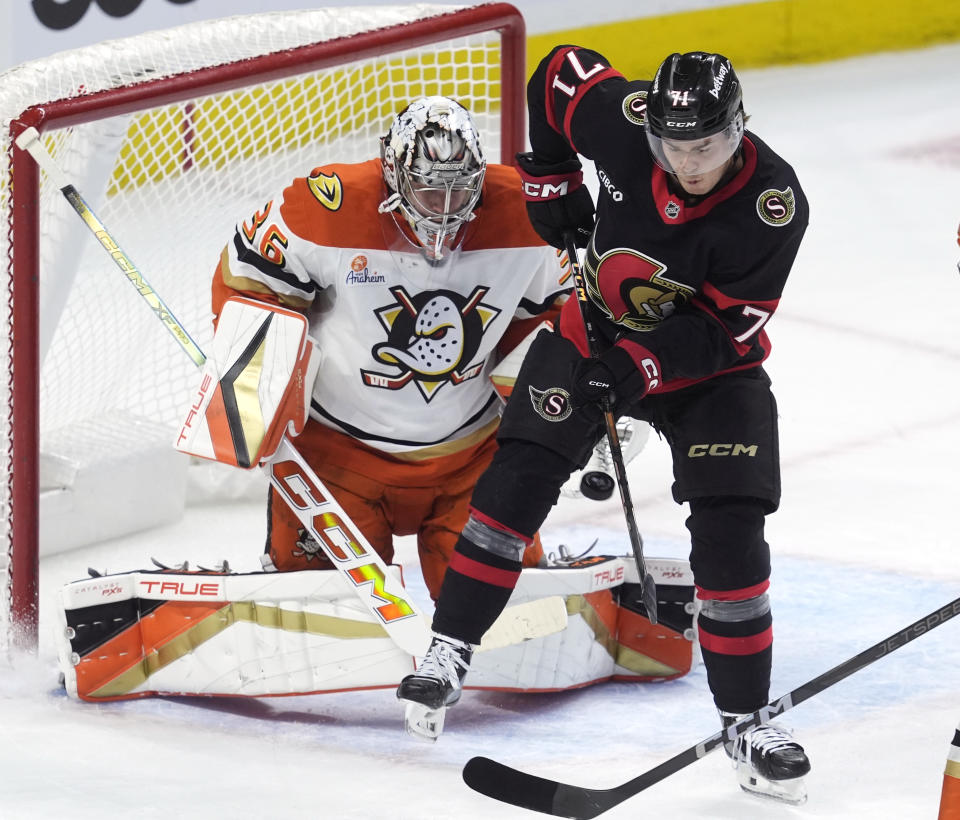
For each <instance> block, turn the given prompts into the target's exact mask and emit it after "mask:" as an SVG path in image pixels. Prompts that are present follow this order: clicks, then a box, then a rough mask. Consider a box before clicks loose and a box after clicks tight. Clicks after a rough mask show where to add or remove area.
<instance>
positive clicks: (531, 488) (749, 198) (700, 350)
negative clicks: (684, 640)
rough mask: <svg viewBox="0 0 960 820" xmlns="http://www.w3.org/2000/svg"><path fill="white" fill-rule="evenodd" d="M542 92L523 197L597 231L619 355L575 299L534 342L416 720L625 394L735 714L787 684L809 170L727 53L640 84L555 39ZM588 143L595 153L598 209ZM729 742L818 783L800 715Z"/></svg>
mask: <svg viewBox="0 0 960 820" xmlns="http://www.w3.org/2000/svg"><path fill="white" fill-rule="evenodd" d="M527 95H528V97H527V100H528V108H529V120H530V143H531V146H532V149H533V150H532V151H531V152H530V153H529V154H523V155H520V156H519V157H518V161H519V166H520V170H521V177H522V179H523V186H524V194H525V197H526V199H527V203H528V204H527V212H528V215H529V217H530V220H531V222H532V224H533V225H534V227H535V228H536V229H537V231H538V233H539V234H540V235H541V236H542V237H543V238H544V239H545V240H546V241H547V242H549V243H550V244H552V245H555V246H556V247H562V246H563V245H564V235H565V234H566V233H568V232H571V231H573V232H575V233H576V236H577V245H579V246H580V247H585V248H586V251H585V278H586V283H587V291H588V295H589V297H590V309H591V311H592V324H593V326H594V329H595V331H597V334H598V335H599V336H600V337H601V338H600V342H601V346H602V348H603V351H602V353H601V355H600V356H599V358H597V359H591V358H590V357H589V351H588V348H587V345H586V337H585V331H584V324H583V320H582V318H581V315H580V312H579V309H578V305H577V304H576V300H573V299H571V300H569V302H568V303H567V305H566V306H565V307H564V310H563V312H562V314H561V319H560V322H559V324H558V327H557V329H556V331H555V332H552V333H550V332H546V331H544V332H541V334H540V335H539V336H538V337H537V338H536V339H535V341H534V343H533V345H532V346H531V349H530V351H529V353H528V354H527V357H526V359H525V360H524V364H523V367H522V369H521V372H520V374H519V377H518V379H517V383H516V386H515V387H514V391H513V395H512V397H511V400H510V402H509V403H508V406H507V408H506V411H505V415H504V418H503V422H502V424H501V427H500V431H499V434H498V441H499V444H500V447H499V450H498V452H497V454H496V456H495V457H494V460H493V462H492V464H491V465H490V467H489V468H488V469H487V470H486V472H485V473H484V475H483V476H482V477H481V478H480V480H479V482H478V484H477V486H476V488H475V490H474V493H473V497H472V515H471V518H470V520H469V522H468V523H467V525H466V527H465V528H464V530H463V532H462V534H461V536H460V539H459V541H458V544H457V547H456V551H455V553H454V557H453V560H452V561H451V563H450V567H449V570H448V572H447V574H446V576H445V579H444V582H443V587H442V590H441V594H440V598H439V601H438V603H437V609H436V613H435V616H434V620H433V629H434V632H435V635H436V637H435V640H434V642H433V644H432V645H431V649H430V653H429V655H428V657H427V658H426V659H425V662H424V664H423V665H422V666H421V668H420V669H418V671H417V672H416V673H415V674H413V675H411V676H409V677H407V678H406V679H405V680H404V681H403V682H402V683H401V685H400V688H399V690H398V696H399V697H400V698H401V699H403V700H406V701H408V703H409V705H408V707H407V708H408V728H411V729H412V731H414V732H416V731H417V725H416V723H415V719H416V717H417V716H418V714H420V713H418V712H417V710H418V708H419V709H421V710H437V711H442V710H443V709H444V708H445V707H446V706H447V705H449V704H451V703H454V702H455V701H456V700H457V699H458V698H459V696H460V689H461V686H462V682H463V679H464V676H465V675H466V673H467V670H468V667H469V662H470V655H471V651H472V647H473V646H474V645H475V644H478V643H479V642H480V639H481V637H482V635H483V634H484V632H485V631H486V630H487V629H488V628H489V627H490V625H491V624H492V623H493V622H494V620H495V619H496V617H497V615H498V614H499V613H500V611H501V610H502V609H503V607H504V606H505V604H506V602H507V599H508V598H509V597H510V593H511V590H512V589H513V587H514V585H515V583H516V579H517V577H518V576H519V573H520V556H521V555H522V553H523V549H524V547H525V545H526V544H528V543H529V542H530V538H531V537H532V535H533V533H535V532H536V531H537V530H538V528H539V527H540V525H541V524H542V523H543V521H544V519H545V518H546V517H547V514H548V513H549V511H550V508H551V507H552V506H553V504H554V503H555V502H556V500H557V497H558V492H559V489H560V487H561V485H562V484H563V482H564V481H565V480H566V478H567V477H568V476H569V474H570V473H571V471H572V470H574V469H576V468H578V467H579V466H582V465H583V464H584V463H585V462H586V460H587V458H588V457H589V455H590V452H591V450H592V448H593V446H594V444H595V443H596V442H597V440H598V439H599V438H600V436H601V435H602V433H603V428H602V413H601V411H600V405H601V403H602V402H603V401H605V400H607V399H609V400H611V401H612V402H613V408H614V412H615V415H616V416H622V415H629V416H633V417H635V418H639V419H643V420H646V421H648V422H650V423H651V424H652V425H653V426H654V428H655V429H656V430H657V431H659V433H660V434H661V435H662V436H663V438H664V439H665V440H666V441H667V442H668V443H669V445H670V447H671V450H672V454H673V472H674V483H673V495H674V498H675V500H676V501H677V502H678V503H688V504H689V510H690V515H689V518H688V519H687V528H688V529H689V531H690V536H691V552H690V564H691V568H692V570H693V573H694V578H695V583H696V589H697V598H698V617H697V624H698V634H699V641H700V646H701V650H702V654H703V660H704V665H705V667H706V671H707V679H708V682H709V686H710V690H711V692H712V694H713V698H714V702H715V704H716V706H717V708H718V709H719V710H720V714H721V719H722V720H723V722H724V724H725V725H726V724H729V723H731V722H733V721H735V720H736V719H737V718H738V717H739V716H741V715H743V714H746V713H749V712H752V711H754V710H756V709H758V708H760V707H761V706H763V705H764V704H766V703H767V700H768V695H769V692H768V690H769V684H770V670H771V663H772V643H773V638H772V631H771V623H772V620H771V613H770V603H769V599H768V594H767V589H768V586H769V578H770V549H769V546H768V544H767V542H766V541H765V539H764V519H765V516H766V515H768V514H770V513H772V512H774V511H775V510H776V509H777V506H778V505H779V501H780V472H779V452H778V439H777V409H776V402H775V400H774V396H773V394H772V392H771V387H770V380H769V378H768V376H767V374H766V372H765V371H764V368H763V362H764V360H765V359H766V357H767V356H768V355H769V353H770V343H769V340H768V338H767V334H766V324H767V322H768V320H769V319H770V317H771V316H772V315H773V313H774V311H775V310H776V308H777V305H778V303H779V300H780V295H781V292H782V290H783V287H784V283H785V282H786V279H787V276H788V274H789V272H790V269H791V266H792V265H793V262H794V258H795V256H796V254H797V250H798V248H799V246H800V242H801V239H802V238H803V234H804V231H805V229H806V226H807V220H808V209H807V202H806V199H805V197H804V194H803V191H802V189H801V187H800V183H799V182H798V180H797V177H796V175H795V174H794V172H793V169H792V168H791V167H790V166H789V165H788V164H787V163H786V162H785V161H784V160H783V159H781V158H780V157H779V156H777V154H775V153H774V152H773V151H772V150H771V149H770V148H769V147H768V146H767V145H766V144H765V143H764V142H763V141H761V140H760V138H759V137H757V136H756V135H755V134H753V133H751V132H749V131H746V130H745V128H744V121H745V114H744V109H743V104H742V93H741V86H740V82H739V79H738V78H737V75H736V73H735V71H734V69H733V67H732V65H731V64H730V61H729V60H727V59H726V58H725V57H723V56H722V55H719V54H707V53H702V52H693V53H689V54H682V55H681V54H672V55H670V56H669V57H668V58H667V59H666V60H665V61H664V62H663V64H662V65H661V66H660V68H659V69H658V71H657V73H656V75H655V77H654V79H653V81H652V82H648V81H632V82H631V81H628V80H626V79H625V78H624V77H623V76H622V75H621V74H620V73H619V72H617V71H616V70H615V69H614V68H612V67H611V66H610V65H609V63H608V62H607V60H606V59H605V58H604V57H603V56H602V55H600V54H598V53H597V52H595V51H591V50H589V49H585V48H580V47H577V46H559V47H557V48H555V49H553V51H551V52H550V53H549V54H548V55H547V56H546V57H545V58H544V59H543V60H542V61H541V63H540V65H539V67H538V68H537V70H536V72H535V73H534V75H533V77H532V78H531V80H530V83H529V85H528V88H527ZM578 154H579V155H582V156H584V157H588V158H590V159H592V160H593V161H594V162H595V164H596V169H597V174H598V177H599V181H600V189H599V197H598V202H597V205H596V219H595V220H594V206H593V202H592V199H591V197H590V195H589V193H588V191H587V189H586V188H585V187H584V186H583V184H582V172H581V166H580V162H579V158H578ZM411 715H412V719H413V722H414V725H412V726H411ZM441 725H442V724H441ZM727 751H728V753H729V754H730V755H731V756H732V757H733V758H734V760H735V761H736V762H737V766H738V776H739V779H740V783H741V785H742V786H743V787H744V788H745V789H747V790H748V791H753V792H757V793H760V794H762V795H766V796H772V797H776V798H779V799H782V800H786V801H788V802H794V803H797V802H802V801H803V800H804V799H805V796H806V792H805V788H804V785H803V776H804V775H805V774H806V773H807V772H808V771H809V768H810V764H809V761H808V759H807V757H806V755H805V753H804V751H803V749H802V748H801V747H800V745H799V744H797V743H796V742H795V741H794V740H793V739H792V737H791V736H790V734H789V733H787V732H786V731H785V730H783V729H780V728H779V727H777V726H774V725H769V726H763V727H759V728H757V729H754V730H752V731H751V732H750V733H749V734H747V735H746V736H744V737H743V738H742V739H741V740H740V741H738V742H737V743H734V744H730V748H728V750H727Z"/></svg>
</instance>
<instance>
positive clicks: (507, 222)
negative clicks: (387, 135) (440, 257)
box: [214, 160, 569, 457]
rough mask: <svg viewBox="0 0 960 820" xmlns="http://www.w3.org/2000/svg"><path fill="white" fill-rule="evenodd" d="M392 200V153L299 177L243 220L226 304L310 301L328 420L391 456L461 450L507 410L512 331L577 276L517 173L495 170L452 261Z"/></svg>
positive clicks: (224, 263)
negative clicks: (387, 204)
mask: <svg viewBox="0 0 960 820" xmlns="http://www.w3.org/2000/svg"><path fill="white" fill-rule="evenodd" d="M383 198H384V186H383V183H382V177H381V172H380V162H379V160H370V161H368V162H364V163H359V164H353V165H331V166H325V167H321V168H317V169H315V170H314V171H313V172H312V173H311V175H310V176H309V177H306V178H299V179H296V180H294V182H293V183H292V184H291V185H290V186H289V187H288V188H286V189H285V190H284V191H283V193H282V194H281V195H280V196H279V197H277V198H276V199H274V200H273V201H271V202H270V203H268V204H267V205H266V206H265V207H264V208H263V210H262V211H259V212H258V213H256V214H255V215H254V216H253V217H252V219H250V220H249V221H247V222H243V223H241V224H239V225H238V226H237V230H236V233H235V235H234V237H233V240H232V241H231V242H230V243H229V244H228V245H227V247H226V248H225V249H224V251H223V254H222V256H221V261H220V266H219V268H218V271H217V279H216V280H215V282H214V294H215V299H214V301H215V308H216V309H219V304H220V303H221V302H222V299H223V298H226V296H228V295H231V294H232V293H233V292H237V291H239V292H241V293H244V294H246V295H251V296H254V297H255V298H261V299H268V300H270V301H279V302H281V303H282V304H286V305H289V306H294V307H297V308H300V309H303V310H306V312H307V314H308V316H309V318H310V334H311V335H312V336H314V337H315V338H316V339H317V341H318V342H319V345H320V350H321V352H322V356H323V359H322V363H321V365H320V371H319V375H318V377H317V380H316V382H315V384H314V389H313V401H312V404H311V418H313V419H314V420H316V421H317V422H319V423H321V424H324V425H327V426H329V427H332V428H334V429H336V430H340V431H341V432H344V433H346V434H348V435H350V436H353V437H354V438H357V439H359V440H360V441H362V442H364V443H365V444H367V445H369V446H371V447H374V448H376V449H379V450H383V451H386V452H390V453H396V454H404V453H406V454H408V455H409V456H410V457H417V456H420V455H423V456H426V455H432V454H434V453H435V454H437V455H439V454H442V453H445V452H451V451H455V450H457V449H459V447H458V446H457V442H461V444H462V445H463V442H464V441H465V440H469V439H470V438H471V437H472V438H474V439H475V438H476V435H475V434H478V432H480V431H482V430H485V429H491V428H492V425H493V424H494V423H495V421H496V419H497V417H498V415H499V412H500V400H499V398H498V396H497V394H496V392H495V390H494V389H493V386H492V384H491V382H490V378H489V377H490V372H491V370H492V369H493V367H494V366H495V365H496V363H497V359H498V357H497V352H496V347H497V343H498V342H499V341H500V339H501V337H502V336H503V334H504V332H505V331H506V329H507V326H508V325H509V324H510V323H511V322H512V321H513V320H514V319H515V318H518V319H524V318H530V317H532V316H535V315H537V314H539V313H541V312H542V311H544V310H545V309H547V308H548V307H550V305H551V304H552V303H553V302H554V300H555V299H556V297H557V296H558V295H559V294H560V293H561V292H562V291H564V290H567V289H569V284H567V279H568V276H569V274H568V271H567V270H566V269H565V267H564V266H562V265H561V257H560V255H559V254H558V253H557V251H555V250H554V249H553V248H551V247H549V246H547V245H544V244H543V242H542V241H541V240H540V239H539V237H538V236H537V235H536V234H535V233H534V231H533V230H532V229H531V228H530V225H529V222H528V220H527V217H526V212H525V207H524V203H523V199H522V196H521V192H520V180H519V177H518V175H517V174H516V172H515V171H514V170H513V169H512V168H508V167H506V166H501V165H491V166H489V167H488V168H487V174H486V179H485V181H484V188H483V197H482V199H481V205H480V207H478V208H477V209H476V211H475V214H476V218H475V219H474V220H473V221H472V222H470V223H469V224H468V225H467V228H466V236H465V239H464V242H463V244H462V245H461V247H460V248H459V249H458V250H457V251H454V252H453V253H452V254H450V256H449V258H447V259H446V260H445V261H444V262H443V263H442V264H440V265H435V264H431V263H429V262H427V260H425V259H424V258H423V256H422V254H421V253H420V251H419V250H418V249H417V248H416V247H414V246H413V245H412V244H410V242H409V241H408V240H407V239H406V238H405V237H404V235H403V234H402V232H401V231H400V230H399V228H398V227H397V224H396V222H395V220H394V217H393V215H392V214H391V213H386V214H380V213H378V211H377V206H378V205H379V203H380V202H381V201H382V199H383ZM565 261H566V260H565V259H564V260H563V262H564V263H565ZM223 285H226V290H225V289H224V288H223ZM463 446H465V445H463Z"/></svg>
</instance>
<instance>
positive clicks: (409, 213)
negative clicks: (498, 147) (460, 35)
mask: <svg viewBox="0 0 960 820" xmlns="http://www.w3.org/2000/svg"><path fill="white" fill-rule="evenodd" d="M380 159H381V162H382V165H383V178H384V181H385V182H386V184H387V188H388V196H387V198H386V199H385V200H384V201H383V202H382V203H381V204H380V212H381V213H384V212H387V211H393V212H394V213H396V212H397V211H399V212H400V214H402V215H403V217H404V218H405V219H406V221H407V224H408V225H409V226H410V229H411V230H412V231H413V233H414V234H415V235H416V237H417V240H418V241H419V243H420V245H421V251H422V253H423V254H424V256H425V257H426V258H427V259H428V260H430V261H434V262H439V261H441V260H442V259H443V258H444V257H445V256H446V254H447V253H449V252H450V251H451V250H453V249H455V248H456V247H457V246H458V245H459V243H460V242H461V241H462V240H463V234H462V231H461V228H462V227H463V226H464V225H465V224H466V223H467V222H469V221H470V220H471V219H473V218H474V213H473V209H474V208H475V207H476V206H477V201H478V200H479V199H480V192H481V190H482V188H483V177H484V174H485V173H486V169H487V162H486V160H485V159H484V158H483V151H482V149H481V148H480V137H479V135H478V134H477V129H476V126H475V125H474V123H473V118H472V117H471V116H470V112H469V111H467V109H466V108H464V107H463V106H462V105H460V103H458V102H455V101H454V100H451V99H449V98H448V97H440V96H433V97H422V98H420V99H418V100H415V101H414V102H412V103H410V105H408V106H407V107H406V108H405V109H403V111H401V112H400V113H399V114H397V116H396V118H395V119H394V121H393V125H391V127H390V131H389V132H388V133H387V135H386V136H385V137H383V138H382V139H381V140H380Z"/></svg>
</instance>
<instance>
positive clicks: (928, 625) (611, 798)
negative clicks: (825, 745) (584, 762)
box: [463, 598, 960, 820]
mask: <svg viewBox="0 0 960 820" xmlns="http://www.w3.org/2000/svg"><path fill="white" fill-rule="evenodd" d="M958 614H960V598H956V599H954V600H953V601H951V602H950V603H949V604H947V605H946V606H943V607H940V608H939V609H935V610H934V611H933V612H931V613H930V614H929V615H927V616H926V617H923V618H921V619H920V620H919V621H915V622H914V623H912V624H910V626H908V627H905V628H903V629H901V630H900V631H899V632H895V633H894V634H893V635H891V636H890V637H888V638H884V639H883V640H882V641H880V642H879V643H876V644H874V645H873V646H871V647H870V648H869V649H865V650H864V651H863V652H861V653H860V654H859V655H855V656H854V657H852V658H850V659H849V660H846V661H844V662H843V663H841V664H839V665H837V666H835V667H833V669H831V670H830V671H829V672H824V673H823V674H822V675H820V676H819V677H816V678H814V679H813V680H810V681H807V682H806V683H804V684H802V685H801V686H798V687H797V688H796V689H794V690H793V691H792V692H788V693H787V694H786V695H784V696H783V697H782V698H779V699H778V700H774V701H771V702H770V703H768V704H767V705H766V706H764V707H762V708H760V709H758V710H757V711H756V712H753V713H751V714H749V715H746V716H744V717H742V718H740V720H738V721H737V722H736V723H732V724H730V726H728V727H727V728H726V729H724V730H722V731H720V732H717V733H716V734H713V735H710V737H708V738H707V739H706V740H702V741H700V742H699V743H698V744H696V745H695V746H691V747H690V748H689V749H686V750H685V751H683V752H680V754H678V755H676V756H674V757H671V758H670V759H669V760H667V761H665V762H664V763H661V764H660V765H659V766H655V767H654V768H652V769H650V770H649V771H647V772H644V773H643V774H642V775H640V776H639V777H635V778H634V779H633V780H628V781H627V782H626V783H622V784H621V785H619V786H615V787H613V788H611V789H588V788H585V787H583V786H571V785H568V784H566V783H560V782H557V781H555V780H548V779H546V778H543V777H537V776H536V775H532V774H526V773H525V772H521V771H518V770H517V769H512V768H510V767H509V766H505V765H504V764H502V763H497V762H496V761H495V760H490V759H489V758H486V757H474V758H472V759H471V760H469V761H467V765H466V766H465V767H464V769H463V779H464V781H465V782H466V784H467V785H468V786H469V787H470V788H471V789H474V790H476V791H478V792H480V793H481V794H485V795H487V796H488V797H492V798H494V799H495V800H500V801H501V802H503V803H511V804H512V805H514V806H520V807H521V808H524V809H530V810H531V811H539V812H543V813H544V814H552V815H553V816H554V817H571V818H576V819H577V820H589V818H592V817H597V816H598V815H600V814H603V813H604V812H605V811H607V810H608V809H612V808H613V807H614V806H616V805H619V804H620V803H622V802H623V801H624V800H626V799H627V798H629V797H633V796H634V795H636V794H639V793H640V792H642V791H643V790H644V789H647V788H649V787H650V786H652V785H653V784H654V783H659V782H660V781H661V780H663V779H665V778H667V777H669V776H670V775H672V774H675V773H676V772H678V771H680V770H681V769H683V768H685V767H686V766H689V765H690V764H691V763H696V762H697V761H698V760H699V759H700V758H701V757H705V756H706V755H707V754H708V753H709V752H712V751H713V750H714V749H716V748H717V747H718V746H720V745H721V744H722V743H723V742H724V741H725V740H730V741H733V740H736V739H737V738H738V737H740V736H741V735H744V734H746V733H747V732H748V731H749V730H750V729H752V728H753V727H755V726H759V725H761V724H763V723H766V722H767V721H769V720H770V719H771V718H772V717H774V716H775V715H778V714H782V713H783V712H786V711H787V710H789V709H792V708H793V707H794V706H796V705H797V704H800V703H803V701H805V700H808V699H810V698H812V697H813V696H814V695H817V694H819V693H820V692H823V691H824V690H826V689H829V688H830V687H831V686H833V685H834V684H835V683H839V682H840V681H842V680H843V679H844V678H847V677H849V676H850V675H852V674H853V673H854V672H858V671H859V670H861V669H863V668H864V667H866V666H869V665H870V664H871V663H873V662H874V661H878V660H880V658H883V657H885V656H886V655H889V654H890V653H891V652H894V651H895V650H897V649H900V647H902V646H905V645H906V644H908V643H910V641H912V640H915V639H916V638H919V637H920V636H921V635H924V634H926V633H927V632H929V631H930V630H931V629H934V628H935V627H938V626H940V624H942V623H945V622H946V621H949V620H950V619H951V618H953V617H954V616H955V615H958Z"/></svg>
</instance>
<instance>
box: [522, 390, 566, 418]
mask: <svg viewBox="0 0 960 820" xmlns="http://www.w3.org/2000/svg"><path fill="white" fill-rule="evenodd" d="M528 389H529V390H530V401H532V402H533V409H534V410H536V411H537V415H538V416H540V418H542V419H545V420H546V421H563V420H564V419H567V418H569V417H570V414H571V413H572V412H573V405H572V404H571V403H570V394H569V393H568V392H567V391H566V390H564V389H563V388H562V387H548V388H547V389H546V390H537V388H536V387H534V386H533V385H530V387H529V388H528Z"/></svg>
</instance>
